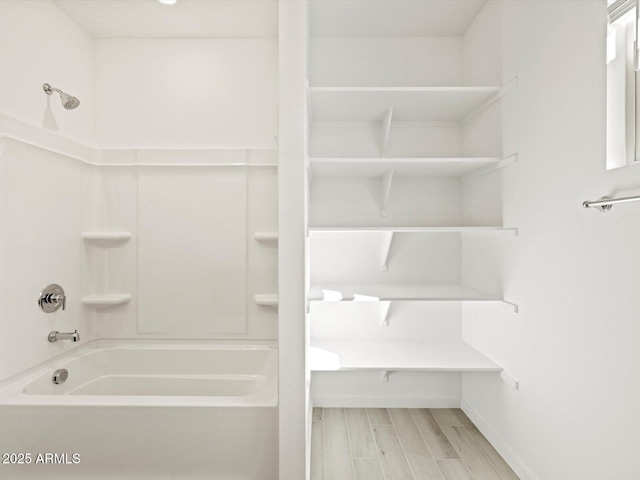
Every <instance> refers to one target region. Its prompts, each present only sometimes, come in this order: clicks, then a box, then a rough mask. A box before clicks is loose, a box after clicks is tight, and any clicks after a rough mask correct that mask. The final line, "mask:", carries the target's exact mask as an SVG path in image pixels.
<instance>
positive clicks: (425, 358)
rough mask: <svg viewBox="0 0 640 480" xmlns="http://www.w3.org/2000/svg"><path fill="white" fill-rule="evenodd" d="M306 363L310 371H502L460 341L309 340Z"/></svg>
mask: <svg viewBox="0 0 640 480" xmlns="http://www.w3.org/2000/svg"><path fill="white" fill-rule="evenodd" d="M309 364H310V369H311V370H312V371H337V370H382V371H386V372H393V371H426V372H500V371H502V367H500V366H499V365H498V364H496V363H495V362H493V361H491V360H490V359H489V358H487V357H485V356H484V355H482V354H481V353H480V352H478V351H477V350H475V349H474V348H472V347H471V346H469V345H468V344H466V343H464V342H462V341H459V342H447V343H438V344H429V343H423V342H410V341H407V342H398V341H389V342H386V341H385V342H364V341H345V340H340V341H313V342H312V345H311V349H310V352H309Z"/></svg>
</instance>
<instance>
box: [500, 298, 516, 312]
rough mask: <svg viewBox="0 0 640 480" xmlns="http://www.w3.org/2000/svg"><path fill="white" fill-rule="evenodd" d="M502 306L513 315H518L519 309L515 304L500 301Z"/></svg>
mask: <svg viewBox="0 0 640 480" xmlns="http://www.w3.org/2000/svg"><path fill="white" fill-rule="evenodd" d="M502 304H503V305H505V307H506V308H508V309H510V310H511V311H512V312H513V313H519V310H520V308H519V307H518V305H517V304H515V303H511V302H507V301H506V300H502Z"/></svg>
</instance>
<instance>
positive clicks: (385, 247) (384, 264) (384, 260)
mask: <svg viewBox="0 0 640 480" xmlns="http://www.w3.org/2000/svg"><path fill="white" fill-rule="evenodd" d="M394 233H395V232H393V230H392V231H390V232H383V233H382V252H381V253H382V255H381V256H380V271H382V272H386V271H387V270H389V252H391V244H392V243H393V234H394Z"/></svg>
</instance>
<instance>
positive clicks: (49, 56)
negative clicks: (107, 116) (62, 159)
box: [0, 0, 94, 143]
mask: <svg viewBox="0 0 640 480" xmlns="http://www.w3.org/2000/svg"><path fill="white" fill-rule="evenodd" d="M0 46H1V48H0V66H2V71H3V75H1V76H0V113H2V114H5V115H10V116H12V117H14V118H17V119H19V120H22V121H24V122H28V123H30V124H33V125H38V126H40V127H43V128H46V129H48V130H51V131H56V132H58V133H60V134H61V135H63V136H66V137H69V138H72V139H75V140H78V141H81V142H84V143H92V142H93V139H94V128H93V119H94V109H93V70H92V69H93V45H92V39H91V37H90V36H89V35H88V34H87V33H86V32H85V31H84V30H82V29H81V28H80V27H78V26H77V25H76V24H75V23H74V22H73V21H71V20H70V19H69V18H68V17H67V16H66V15H65V14H64V13H63V12H62V11H60V9H59V8H58V7H57V6H55V4H54V3H53V2H51V1H49V0H30V1H23V0H7V1H2V2H0ZM45 82H46V83H50V84H51V85H53V86H54V87H58V88H60V89H62V90H64V91H66V92H68V93H70V94H71V95H74V96H76V97H77V98H79V99H80V102H81V103H80V106H79V107H78V108H77V109H76V110H73V111H67V110H65V109H64V108H63V107H62V104H61V102H60V97H59V96H58V94H57V93H56V94H54V95H52V96H51V97H49V96H48V95H46V94H45V93H44V91H43V90H42V84H43V83H45Z"/></svg>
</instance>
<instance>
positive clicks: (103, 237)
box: [82, 231, 131, 244]
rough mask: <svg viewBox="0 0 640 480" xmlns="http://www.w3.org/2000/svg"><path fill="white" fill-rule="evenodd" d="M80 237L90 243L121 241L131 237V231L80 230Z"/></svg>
mask: <svg viewBox="0 0 640 480" xmlns="http://www.w3.org/2000/svg"><path fill="white" fill-rule="evenodd" d="M82 239H83V240H84V241H86V242H92V243H104V244H110V243H123V242H127V241H129V240H130V239H131V232H124V231H123V232H106V231H104V232H102V231H94V232H82Z"/></svg>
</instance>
